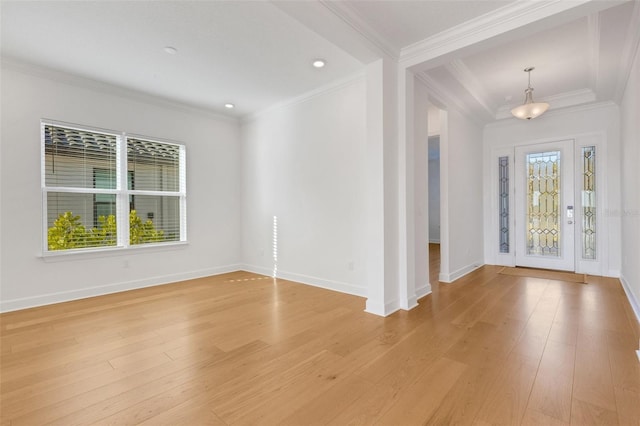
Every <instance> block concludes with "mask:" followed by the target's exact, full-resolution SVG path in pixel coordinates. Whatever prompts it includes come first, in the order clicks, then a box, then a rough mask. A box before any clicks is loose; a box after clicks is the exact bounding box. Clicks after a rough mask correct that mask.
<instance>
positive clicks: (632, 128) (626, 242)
mask: <svg viewBox="0 0 640 426" xmlns="http://www.w3.org/2000/svg"><path fill="white" fill-rule="evenodd" d="M620 112H621V131H620V136H621V144H622V147H621V162H620V163H621V174H622V182H621V183H622V209H621V212H622V215H621V216H622V265H621V270H620V276H621V279H622V282H623V284H624V286H625V290H626V291H627V295H628V296H629V300H630V301H631V303H632V305H633V306H634V309H635V312H636V316H637V317H638V318H639V319H640V262H639V261H638V259H639V258H640V167H639V166H638V165H639V164H640V48H639V49H638V50H637V51H636V54H635V61H634V65H633V68H632V70H631V74H630V77H629V81H628V82H627V86H626V89H625V92H624V97H623V100H622V104H621V108H620Z"/></svg>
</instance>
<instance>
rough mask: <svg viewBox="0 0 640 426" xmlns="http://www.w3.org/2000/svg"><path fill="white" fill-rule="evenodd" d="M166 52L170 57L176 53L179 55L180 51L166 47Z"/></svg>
mask: <svg viewBox="0 0 640 426" xmlns="http://www.w3.org/2000/svg"><path fill="white" fill-rule="evenodd" d="M164 51H165V52H167V53H168V54H169V55H175V54H176V53H178V49H176V48H175V47H171V46H165V48H164Z"/></svg>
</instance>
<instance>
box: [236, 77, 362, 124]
mask: <svg viewBox="0 0 640 426" xmlns="http://www.w3.org/2000/svg"><path fill="white" fill-rule="evenodd" d="M364 77H365V74H364V72H363V71H359V72H357V73H355V74H352V75H349V76H347V77H345V78H342V79H339V80H334V81H333V82H331V83H329V84H326V85H324V86H321V87H318V88H317V89H314V90H311V91H309V92H306V93H303V94H302V95H299V96H296V97H293V98H290V99H287V100H284V101H281V102H278V103H276V104H273V105H271V106H269V107H267V108H265V109H263V110H261V111H258V112H255V113H253V114H249V115H246V116H245V117H243V118H242V121H241V122H242V124H245V123H250V122H252V121H255V120H257V119H259V118H261V117H262V116H265V115H267V114H269V113H271V112H273V111H274V110H277V109H281V108H287V107H291V106H294V105H297V104H300V103H303V102H306V101H308V100H310V99H313V98H315V97H317V96H321V95H324V94H327V93H331V92H334V91H337V90H340V89H342V88H344V87H347V86H350V85H351V84H353V83H355V82H357V81H358V80H364Z"/></svg>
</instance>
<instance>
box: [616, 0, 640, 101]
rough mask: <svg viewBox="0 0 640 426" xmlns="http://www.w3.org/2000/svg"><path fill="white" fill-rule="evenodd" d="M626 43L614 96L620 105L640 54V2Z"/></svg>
mask: <svg viewBox="0 0 640 426" xmlns="http://www.w3.org/2000/svg"><path fill="white" fill-rule="evenodd" d="M627 34H629V37H627V40H626V43H625V45H624V47H623V49H624V50H623V51H622V52H623V53H622V63H621V64H620V67H619V72H618V81H617V84H616V91H615V94H614V98H613V99H614V100H615V102H616V103H618V104H620V103H621V102H622V98H623V96H624V91H625V89H626V87H627V82H628V81H629V76H630V75H631V68H632V67H633V62H634V61H635V57H636V55H637V53H638V50H639V46H640V2H639V1H636V2H635V3H634V5H633V11H632V12H631V20H630V21H629V27H628V28H627Z"/></svg>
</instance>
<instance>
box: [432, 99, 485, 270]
mask: <svg viewBox="0 0 640 426" xmlns="http://www.w3.org/2000/svg"><path fill="white" fill-rule="evenodd" d="M441 115H442V116H443V120H444V121H445V123H442V124H443V125H442V126H441V128H442V127H444V125H446V127H447V131H446V132H445V131H443V132H442V134H441V136H440V182H441V191H442V192H441V195H442V197H441V202H442V206H441V215H442V217H441V228H440V230H441V239H442V241H441V242H442V245H441V252H442V251H443V250H444V253H442V260H443V261H442V262H441V271H440V280H441V281H444V282H451V281H454V280H456V279H458V278H459V277H461V276H463V275H465V274H467V273H468V272H470V271H472V270H473V269H475V268H477V267H479V266H481V265H482V264H483V257H484V256H483V249H484V245H483V214H482V208H483V199H482V173H483V172H482V161H481V158H482V128H481V127H480V126H479V125H477V124H476V123H475V122H473V121H471V120H469V119H468V118H466V117H465V116H464V115H462V114H460V113H459V112H457V111H455V110H450V111H448V113H447V114H442V113H441ZM443 228H446V229H443ZM445 240H446V241H445Z"/></svg>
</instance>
